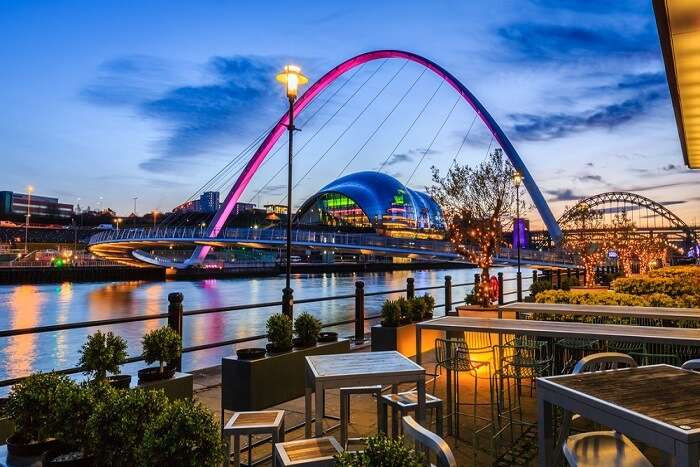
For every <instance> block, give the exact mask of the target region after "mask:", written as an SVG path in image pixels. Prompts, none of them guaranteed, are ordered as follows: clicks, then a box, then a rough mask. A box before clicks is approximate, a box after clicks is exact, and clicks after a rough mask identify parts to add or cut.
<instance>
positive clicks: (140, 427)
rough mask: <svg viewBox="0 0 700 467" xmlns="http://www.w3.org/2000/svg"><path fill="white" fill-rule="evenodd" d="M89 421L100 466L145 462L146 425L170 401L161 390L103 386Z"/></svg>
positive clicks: (92, 441) (119, 466) (164, 408)
mask: <svg viewBox="0 0 700 467" xmlns="http://www.w3.org/2000/svg"><path fill="white" fill-rule="evenodd" d="M103 391H104V392H103V393H102V394H101V396H100V398H99V400H98V402H97V404H96V405H95V410H94V411H93V413H92V415H91V416H90V418H89V420H88V423H87V430H88V432H89V433H90V434H91V440H90V442H91V443H92V445H93V446H95V447H96V449H95V451H94V452H95V455H96V461H97V465H111V466H117V467H121V466H124V467H126V466H132V465H143V463H142V462H141V459H140V454H139V449H140V447H141V445H142V444H143V440H144V433H145V431H146V428H147V426H148V425H149V424H150V423H151V422H152V421H153V420H154V419H155V418H156V417H158V416H159V415H160V414H161V413H162V412H163V411H164V410H166V407H167V406H168V404H169V401H168V398H167V396H166V395H165V393H164V392H163V391H162V390H157V391H153V390H145V389H131V390H123V389H112V388H110V389H104V390H103Z"/></svg>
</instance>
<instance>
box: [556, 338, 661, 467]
mask: <svg viewBox="0 0 700 467" xmlns="http://www.w3.org/2000/svg"><path fill="white" fill-rule="evenodd" d="M636 366H637V362H636V361H635V360H634V359H633V358H632V357H630V356H629V355H625V354H622V353H616V352H601V353H597V354H593V355H588V356H587V357H584V358H582V359H581V360H580V361H579V362H578V363H577V364H576V365H575V366H574V370H573V374H580V373H590V372H594V371H604V370H617V369H619V368H621V367H629V368H635V367H636ZM572 418H573V417H572V414H571V413H570V412H568V411H564V421H563V423H562V426H561V430H560V432H559V438H558V440H557V447H556V452H557V453H559V452H560V449H561V452H562V453H563V454H564V458H565V459H566V461H567V462H568V464H569V465H570V466H572V467H588V466H591V467H592V466H598V465H615V466H618V467H624V466H629V467H651V466H652V463H651V462H649V460H648V459H647V458H646V457H644V454H642V452H641V451H640V450H639V449H638V448H637V447H636V446H635V445H634V443H632V441H631V440H630V439H629V438H627V437H626V436H625V435H623V434H622V433H618V432H615V431H591V432H587V433H580V434H577V435H572V436H568V437H567V438H566V440H565V441H564V437H565V436H567V435H568V432H569V427H570V426H571V421H572Z"/></svg>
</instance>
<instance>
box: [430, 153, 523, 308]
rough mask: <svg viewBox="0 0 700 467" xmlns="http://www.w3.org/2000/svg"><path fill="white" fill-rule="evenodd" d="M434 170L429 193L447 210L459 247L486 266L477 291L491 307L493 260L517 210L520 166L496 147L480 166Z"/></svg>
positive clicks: (453, 238)
mask: <svg viewBox="0 0 700 467" xmlns="http://www.w3.org/2000/svg"><path fill="white" fill-rule="evenodd" d="M432 172H433V183H434V185H433V186H431V187H428V193H429V194H430V196H432V197H433V199H434V200H435V201H436V202H437V203H438V204H439V205H440V207H441V208H442V213H443V216H444V217H445V222H446V224H447V230H448V233H449V238H450V241H451V242H452V244H453V245H454V247H455V250H456V251H457V252H458V253H459V254H460V255H462V256H464V257H465V258H466V259H467V260H468V261H470V262H472V263H474V264H476V265H477V266H478V267H479V268H481V277H482V278H483V280H481V281H480V282H479V288H478V290H476V293H475V295H476V299H477V301H478V302H479V303H480V304H481V305H482V306H488V305H490V304H491V290H490V283H489V280H488V279H489V277H490V276H489V268H490V267H491V264H492V258H493V255H494V253H496V250H497V248H498V246H499V245H500V242H501V233H502V231H503V229H507V228H510V226H511V225H512V223H513V218H514V217H515V214H516V212H517V211H516V209H517V207H516V187H515V185H514V184H513V176H514V175H515V173H516V172H515V169H514V168H513V166H512V165H511V163H510V161H508V159H506V158H504V156H503V151H502V150H501V149H496V150H495V151H494V152H493V153H491V154H489V156H488V157H487V158H486V160H485V161H484V162H482V163H481V164H479V165H478V166H476V167H470V166H469V165H459V164H454V166H452V168H450V169H449V170H448V171H447V174H446V175H445V176H444V177H442V176H441V175H440V171H439V170H438V169H437V168H435V167H432ZM524 210H525V204H524V202H523V201H521V211H524Z"/></svg>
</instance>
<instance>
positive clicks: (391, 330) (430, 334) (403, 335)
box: [372, 323, 445, 357]
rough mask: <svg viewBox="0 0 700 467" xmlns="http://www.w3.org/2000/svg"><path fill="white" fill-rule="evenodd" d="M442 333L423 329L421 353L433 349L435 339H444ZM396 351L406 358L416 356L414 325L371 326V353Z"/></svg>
mask: <svg viewBox="0 0 700 467" xmlns="http://www.w3.org/2000/svg"><path fill="white" fill-rule="evenodd" d="M444 337H445V333H444V332H443V331H436V330H433V329H424V330H423V332H421V347H422V348H421V353H425V352H430V351H432V350H433V349H434V348H435V339H437V338H444ZM384 350H396V351H397V352H399V353H401V354H403V355H405V356H406V357H413V356H415V355H416V323H411V324H404V325H403V326H395V327H391V326H386V327H385V326H382V325H381V324H377V325H375V326H372V352H381V351H384Z"/></svg>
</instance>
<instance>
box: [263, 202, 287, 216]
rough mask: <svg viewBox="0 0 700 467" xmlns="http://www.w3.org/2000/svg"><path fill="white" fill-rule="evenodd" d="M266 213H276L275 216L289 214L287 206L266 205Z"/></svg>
mask: <svg viewBox="0 0 700 467" xmlns="http://www.w3.org/2000/svg"><path fill="white" fill-rule="evenodd" d="M264 207H265V211H266V212H268V213H271V212H272V213H275V214H285V215H286V214H287V205H286V204H266V205H265V206H264Z"/></svg>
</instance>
